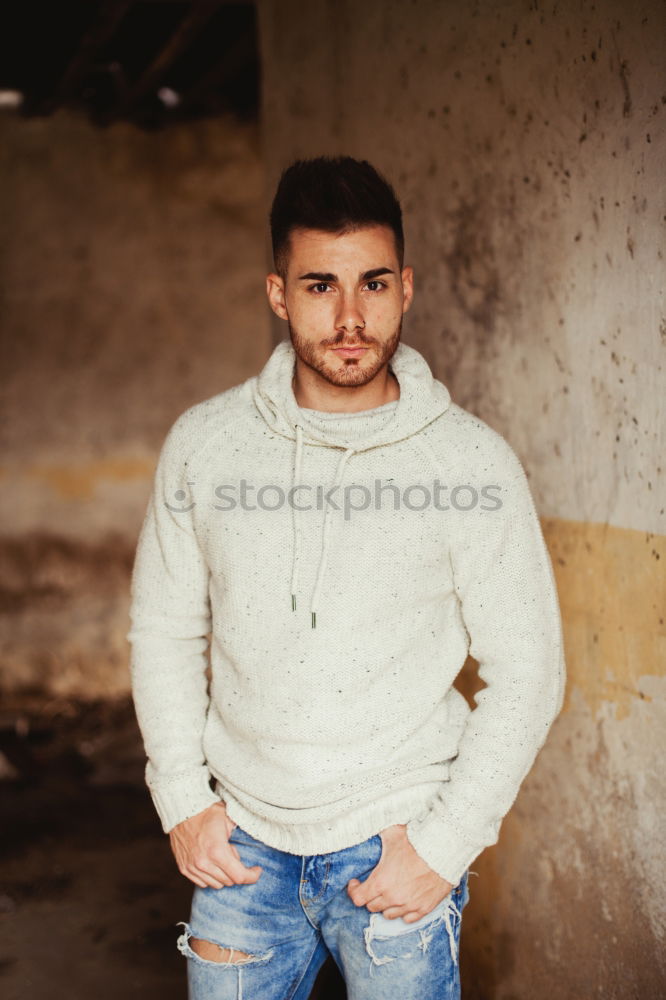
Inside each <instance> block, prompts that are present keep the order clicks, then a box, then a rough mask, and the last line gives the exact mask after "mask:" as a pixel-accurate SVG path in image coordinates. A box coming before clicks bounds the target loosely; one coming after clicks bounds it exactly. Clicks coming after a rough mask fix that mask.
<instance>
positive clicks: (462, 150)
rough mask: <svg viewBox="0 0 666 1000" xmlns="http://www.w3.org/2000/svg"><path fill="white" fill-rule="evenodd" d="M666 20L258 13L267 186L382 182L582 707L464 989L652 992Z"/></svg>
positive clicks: (657, 949) (522, 820) (501, 999)
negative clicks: (298, 172)
mask: <svg viewBox="0 0 666 1000" xmlns="http://www.w3.org/2000/svg"><path fill="white" fill-rule="evenodd" d="M664 10H665V9H664V7H663V5H662V4H661V3H658V2H645V0H637V2H634V3H631V4H630V3H626V2H625V3H622V2H618V0H608V2H605V3H597V4H596V5H595V4H591V3H585V2H573V0H567V2H560V3H542V2H538V3H537V2H531V3H528V2H518V0H506V2H496V3H490V2H488V3H479V2H470V3H469V4H460V3H453V2H452V0H442V2H427V0H412V2H409V3H408V2H404V0H400V2H397V0H381V2H380V0H366V2H365V3H363V4H358V3H355V2H353V0H338V2H336V3H330V2H327V0H312V2H310V3H308V4H303V3H300V2H298V0H262V2H261V3H260V14H261V17H260V23H261V31H262V46H263V59H264V67H263V70H264V117H263V127H264V143H265V149H266V156H267V171H268V176H269V182H270V183H269V188H271V187H272V186H273V183H274V181H275V180H276V178H277V176H278V173H279V171H280V169H281V168H282V167H283V166H285V165H287V164H288V163H289V162H290V161H291V160H292V159H293V158H294V157H296V156H302V155H316V154H320V153H341V152H344V153H350V154H351V155H355V156H359V157H365V158H368V159H370V160H371V161H372V162H374V163H375V164H376V165H377V166H379V167H380V168H381V169H383V170H384V171H385V172H386V173H387V175H388V176H389V177H390V178H391V179H392V180H393V181H394V183H395V185H396V187H397V189H398V191H399V194H400V195H401V198H402V201H403V206H404V209H405V213H406V220H407V242H408V253H407V257H408V262H409V263H412V264H413V265H414V266H415V269H416V275H417V299H416V303H415V306H414V308H413V310H412V312H411V313H410V314H409V316H408V317H407V322H406V325H405V340H406V341H407V342H408V343H410V344H413V345H414V346H415V347H417V348H418V349H419V350H421V351H422V352H423V353H424V354H425V356H426V357H427V358H428V360H429V361H430V362H431V364H432V367H433V369H434V371H435V372H436V374H437V375H438V377H440V378H441V379H442V380H443V381H444V382H445V383H446V384H447V385H448V386H449V388H450V389H451V392H452V395H453V397H454V399H455V400H456V401H457V402H458V403H460V404H461V405H462V406H465V407H467V408H468V409H470V410H472V411H473V412H475V413H477V414H478V415H479V416H481V417H482V418H483V419H485V420H486V421H487V422H488V423H490V424H491V425H492V426H493V427H495V428H497V429H498V430H499V431H500V432H501V433H503V434H504V435H505V436H506V437H507V438H508V440H509V441H510V442H511V443H512V445H513V446H514V448H515V449H516V451H517V452H518V454H519V455H520V457H521V458H522V460H523V462H524V465H525V467H526V469H527V471H528V474H529V476H530V481H531V484H532V487H533V492H534V496H535V500H536V502H537V505H538V508H539V511H540V514H541V515H542V518H543V528H544V531H545V534H546V538H547V541H548V545H549V548H550V551H551V554H552V558H553V563H554V568H555V571H556V575H557V580H558V585H559V590H560V596H561V604H562V611H563V617H564V624H565V638H566V649H567V658H568V669H569V683H568V693H567V699H566V703H565V707H564V710H563V712H562V714H561V716H560V717H559V718H558V720H557V721H556V723H555V726H554V727H553V730H552V732H551V734H550V737H549V740H548V742H547V744H546V747H545V748H544V750H543V751H542V753H541V754H540V756H539V758H538V760H537V763H536V765H535V767H534V769H533V770H532V772H531V773H530V775H529V776H528V779H527V780H526V782H525V784H524V786H523V788H522V789H521V792H520V795H519V797H518V800H517V802H516V804H515V806H514V808H513V810H512V811H511V813H510V814H509V816H508V818H507V819H506V821H505V823H504V825H503V828H502V833H501V838H500V842H499V844H498V845H497V846H496V847H495V848H493V849H490V850H488V851H486V852H485V853H484V855H482V857H481V858H480V860H479V861H478V863H477V864H476V865H475V866H474V867H475V870H478V872H479V876H480V877H479V878H477V879H472V880H471V882H472V885H471V892H472V894H473V896H472V902H471V903H470V905H469V907H468V910H467V911H466V914H468V915H467V916H466V924H465V930H464V933H463V940H464V952H465V953H464V966H463V975H464V978H463V981H464V983H465V989H464V995H465V996H466V998H467V1000H476V998H479V1000H480V998H483V1000H491V998H492V1000H533V998H534V997H536V996H539V995H541V994H542V993H547V994H548V995H549V996H550V997H552V998H553V1000H571V998H572V997H576V998H583V997H585V998H589V997H593V996H604V997H607V998H629V997H632V998H633V997H638V996H640V997H641V998H655V1000H656V998H657V997H661V996H663V995H664V983H665V982H666V959H665V958H664V956H665V955H666V949H665V948H664V945H665V943H666V884H665V883H664V879H663V874H662V873H663V872H664V871H665V870H666V838H665V837H664V834H663V818H660V817H663V809H664V805H665V803H666V786H665V780H664V769H663V759H664V751H665V750H666V724H665V723H666V680H665V678H664V673H665V664H666V627H665V625H664V614H665V610H666V577H665V575H664V567H665V565H666V536H665V532H666V527H665V525H666V520H665V518H664V507H665V491H664V476H665V464H666V462H665V455H664V418H665V415H666V414H665V404H666V376H665V371H664V369H665V366H666V350H665V348H666V307H665V305H664V273H665V272H664V259H663V255H664V221H665V220H666V204H665V198H664V193H665V186H664V166H665V164H666V131H665V129H664V119H665V117H666V77H665V75H664V70H663V67H664V52H665V51H666V46H665V42H666V25H665V16H666V15H665V13H664ZM280 335H282V336H283V335H284V334H283V333H282V331H280ZM463 682H464V684H465V686H466V689H467V690H468V691H472V690H473V688H474V677H473V674H472V673H471V672H470V671H468V672H467V674H466V676H465V677H464V678H463Z"/></svg>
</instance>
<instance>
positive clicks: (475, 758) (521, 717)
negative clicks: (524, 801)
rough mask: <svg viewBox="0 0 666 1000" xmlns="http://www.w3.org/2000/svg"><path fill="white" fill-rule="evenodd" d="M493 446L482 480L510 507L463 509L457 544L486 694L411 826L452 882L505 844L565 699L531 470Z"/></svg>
mask: <svg viewBox="0 0 666 1000" xmlns="http://www.w3.org/2000/svg"><path fill="white" fill-rule="evenodd" d="M492 440H493V442H494V444H493V447H492V452H493V454H492V456H491V457H490V459H489V461H488V462H487V464H486V469H485V470H484V473H483V474H484V475H489V476H492V477H493V478H492V479H491V478H489V479H486V482H487V483H490V482H494V483H497V484H499V486H500V487H501V492H498V491H497V490H496V491H495V495H496V496H499V497H500V499H501V501H502V505H501V507H500V508H499V509H497V510H483V509H481V507H482V506H483V505H480V506H479V507H478V508H477V509H475V510H474V511H461V512H459V514H458V516H459V523H458V526H457V527H458V530H457V531H455V532H454V535H453V541H452V542H451V563H452V569H453V578H454V586H455V591H456V594H457V597H458V600H459V602H460V610H461V614H462V618H463V621H464V624H465V627H466V629H467V633H468V636H469V652H470V653H471V654H472V656H473V657H474V658H475V659H476V660H477V662H478V664H479V676H480V677H481V679H482V680H483V681H484V683H485V684H486V687H485V688H484V689H483V690H481V691H480V692H478V693H477V695H476V696H475V702H476V707H475V708H474V710H473V711H472V712H471V713H470V714H469V715H468V718H467V722H466V726H465V729H464V730H463V733H462V736H461V739H460V743H459V747H458V754H457V756H456V757H455V759H454V760H453V762H452V764H451V769H450V777H449V780H448V781H445V782H443V783H442V786H441V788H440V790H439V794H438V796H437V797H436V799H435V800H434V801H433V802H432V804H431V806H430V809H429V810H428V811H427V812H426V813H424V814H422V815H420V816H418V817H415V818H414V819H413V820H412V821H411V822H410V823H409V824H408V825H407V836H408V838H409V840H410V842H411V844H412V846H413V847H414V849H415V850H416V851H417V853H418V854H419V855H420V856H421V857H422V858H423V859H424V861H425V862H426V863H427V864H428V865H429V866H430V867H431V868H432V869H433V870H434V871H436V872H437V873H438V874H440V875H441V876H442V877H443V878H445V879H446V880H447V881H449V882H451V883H452V884H453V885H457V884H458V882H459V881H460V879H461V878H462V876H463V874H464V873H465V871H466V869H467V868H468V867H469V866H470V864H471V863H472V862H473V861H474V859H475V858H476V857H477V856H478V855H479V854H480V853H481V851H482V850H483V849H484V848H485V847H488V846H490V845H492V844H495V843H496V842H497V840H498V838H499V830H500V826H501V823H502V820H503V818H504V816H505V815H506V813H507V812H508V811H509V809H510V808H511V806H512V804H513V802H514V800H515V798H516V796H517V794H518V791H519V789H520V785H521V783H522V781H523V780H524V778H525V776H526V775H527V773H528V771H529V770H530V768H531V767H532V764H533V763H534V760H535V758H536V755H537V753H538V752H539V750H540V749H541V747H542V746H543V744H544V742H545V740H546V736H547V734H548V731H549V729H550V726H551V724H552V722H553V721H554V719H555V717H556V716H557V715H558V714H559V712H560V710H561V708H562V704H563V698H564V685H565V663H564V653H563V640H562V627H561V619H560V610H559V605H558V599H557V591H556V587H555V580H554V576H553V570H552V566H551V562H550V557H549V555H548V550H547V548H546V545H545V542H544V539H543V534H542V532H541V527H540V524H539V520H538V517H537V514H536V511H535V508H534V503H533V500H532V496H531V493H530V489H529V486H528V482H527V478H526V476H525V473H524V471H523V468H522V466H521V464H520V462H519V461H518V459H517V457H516V455H515V454H514V453H513V451H512V450H511V448H510V447H509V445H508V444H507V442H506V441H504V439H503V438H501V437H500V436H499V435H495V434H494V433H493V437H492ZM491 470H492V471H491ZM486 506H492V505H491V504H488V505H486Z"/></svg>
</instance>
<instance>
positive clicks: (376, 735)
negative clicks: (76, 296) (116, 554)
mask: <svg viewBox="0 0 666 1000" xmlns="http://www.w3.org/2000/svg"><path fill="white" fill-rule="evenodd" d="M294 361H295V356H294V352H293V349H292V347H291V344H290V343H289V342H287V341H285V342H282V343H281V344H279V345H278V346H277V347H276V348H275V350H274V351H273V353H272V355H271V357H270V358H269V360H268V362H267V363H266V365H265V367H264V369H263V370H262V372H261V373H260V374H259V375H258V376H255V377H253V378H250V379H248V380H247V381H246V382H244V383H243V384H242V385H239V386H236V387H234V388H233V389H230V390H228V391H226V392H223V393H221V394H219V395H218V396H215V397H214V398H212V399H210V400H207V401H206V402H204V403H201V404H199V405H197V406H194V407H193V408H192V409H190V410H188V411H187V412H186V413H185V414H183V415H182V416H181V417H180V418H179V420H178V421H177V422H176V423H175V425H174V426H173V427H172V429H171V431H170V433H169V435H168V437H167V439H166V442H165V444H164V447H163V449H162V452H161V455H160V459H159V463H158V467H157V471H156V475H155V482H154V487H153V492H152V496H151V500H150V503H149V506H148V511H147V514H146V518H145V521H144V524H143V527H142V530H141V535H140V539H139V545H138V549H137V555H136V561H135V567H134V573H133V581H132V608H131V620H132V625H131V630H130V633H129V636H128V638H129V639H130V641H131V644H132V658H131V669H132V681H133V692H134V699H135V705H136V710H137V716H138V720H139V724H140V727H141V731H142V734H143V737H144V742H145V747H146V752H147V756H148V764H147V769H146V777H147V782H148V786H149V788H150V790H151V793H152V796H153V800H154V802H155V806H156V808H157V811H158V813H159V815H160V818H161V821H162V825H163V828H164V830H165V831H168V830H170V829H171V828H172V827H173V826H175V825H176V824H177V823H179V822H181V821H182V820H184V819H187V818H188V817H190V816H193V815H194V814H196V813H197V812H200V811H201V810H203V809H205V808H206V807H207V806H208V805H210V804H211V803H213V802H216V801H219V799H220V798H222V799H224V801H225V802H226V805H227V811H228V814H229V816H230V817H231V819H232V820H234V821H235V822H236V823H238V824H239V825H241V826H242V827H243V828H244V829H246V830H247V831H248V833H250V834H252V835H253V836H255V837H257V838H259V839H260V840H263V841H264V842H265V843H266V844H268V845H270V846H272V847H275V848H278V849H281V850H285V851H289V852H292V853H295V854H323V853H328V852H331V851H337V850H341V849H343V848H345V847H349V846H352V845H353V844H356V843H359V842H360V841H362V840H365V839H367V838H368V837H370V836H373V835H374V834H376V833H379V832H380V831H381V830H382V829H384V828H385V827H387V826H390V825H392V824H394V823H405V824H407V835H408V837H409V840H410V842H411V843H412V845H413V846H414V848H415V850H416V851H417V852H418V854H419V855H420V856H421V857H422V858H423V859H424V860H425V861H426V863H427V864H428V865H429V866H430V867H431V868H432V869H434V870H435V871H436V872H438V873H439V874H440V875H441V876H442V877H444V878H446V879H447V880H448V881H449V882H451V883H452V884H454V885H455V884H457V883H458V882H459V880H460V878H461V877H462V875H463V874H464V872H465V870H466V869H467V868H468V867H469V865H470V864H471V863H472V862H473V861H474V859H475V858H476V857H477V855H478V854H479V853H480V852H481V851H482V850H483V849H484V848H485V847H487V846H489V845H491V844H494V843H495V842H496V841H497V838H498V835H499V829H500V825H501V822H502V819H503V817H504V816H505V815H506V813H507V812H508V810H509V809H510V808H511V806H512V804H513V802H514V800H515V798H516V795H517V793H518V790H519V788H520V785H521V783H522V781H523V779H524V778H525V776H526V774H527V773H528V771H529V770H530V768H531V766H532V764H533V763H534V760H535V757H536V755H537V753H538V751H539V750H540V748H541V747H542V746H543V744H544V741H545V739H546V736H547V733H548V730H549V728H550V726H551V724H552V722H553V720H554V718H555V717H556V716H557V714H558V713H559V711H560V709H561V707H562V701H563V694H564V683H565V664H564V656H563V643H562V630H561V622H560V613H559V607H558V602H557V594H556V589H555V582H554V578H553V572H552V567H551V563H550V559H549V556H548V552H547V549H546V546H545V544H544V540H543V536H542V533H541V529H540V526H539V520H538V517H537V515H536V512H535V509H534V504H533V501H532V497H531V494H530V490H529V486H528V483H527V479H526V477H525V473H524V471H523V469H522V467H521V464H520V462H519V460H518V459H517V457H516V455H515V454H514V452H513V451H512V450H511V448H510V447H509V445H508V444H507V443H506V441H505V440H504V439H503V438H502V437H501V436H500V435H499V434H497V433H496V432H495V431H493V430H492V429H491V428H490V427H488V426H487V425H486V424H485V423H483V421H481V420H479V419H478V418H476V417H475V416H473V415H472V414H470V413H468V412H467V411H465V410H463V409H462V408H461V407H459V406H457V405H456V404H455V403H453V402H452V401H451V399H450V396H449V393H448V391H447V390H446V388H445V386H444V385H443V384H442V383H441V382H439V381H438V380H437V379H435V378H434V377H433V375H432V373H431V371H430V369H429V367H428V365H427V363H426V361H425V359H424V358H423V357H422V356H421V354H419V353H418V352H417V351H415V350H414V349H413V348H411V347H408V346H407V345H406V344H403V343H401V344H400V345H399V347H398V349H397V351H396V353H395V355H394V356H393V358H392V361H391V368H392V370H393V372H394V374H395V376H396V378H397V380H398V383H399V386H400V398H399V399H398V400H397V402H396V404H395V406H394V407H386V408H385V409H384V408H381V409H382V413H381V414H380V416H381V419H377V413H376V412H375V413H374V417H373V411H366V412H365V413H360V414H355V415H354V419H349V415H347V414H340V415H339V418H337V419H336V416H335V415H332V414H330V413H326V414H318V413H317V412H316V411H312V410H306V409H302V408H300V407H299V406H298V404H297V402H296V399H295V397H294V394H293V390H292V387H291V379H292V375H293V372H294ZM468 653H471V654H472V656H474V657H475V659H476V660H477V661H478V663H479V675H480V677H481V679H482V681H483V682H484V683H485V685H486V686H485V687H484V688H483V689H482V690H481V691H480V692H479V693H478V694H477V695H476V696H475V708H474V710H473V711H470V708H469V706H468V704H467V702H466V700H465V699H464V697H463V696H462V695H461V694H460V693H459V692H458V691H457V690H456V689H455V688H454V687H453V682H454V681H455V678H456V676H457V675H458V673H459V671H460V669H461V667H462V666H463V664H464V662H465V659H466V657H467V655H468Z"/></svg>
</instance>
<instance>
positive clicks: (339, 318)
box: [335, 293, 365, 333]
mask: <svg viewBox="0 0 666 1000" xmlns="http://www.w3.org/2000/svg"><path fill="white" fill-rule="evenodd" d="M364 327H365V318H364V316H363V309H362V304H361V302H360V300H359V298H358V296H357V295H356V294H354V293H347V294H343V295H341V297H340V308H339V309H338V312H337V315H336V317H335V328H336V330H346V331H347V333H353V332H354V331H356V330H362V329H363V328H364Z"/></svg>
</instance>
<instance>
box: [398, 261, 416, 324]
mask: <svg viewBox="0 0 666 1000" xmlns="http://www.w3.org/2000/svg"><path fill="white" fill-rule="evenodd" d="M401 278H402V296H403V298H402V311H403V313H406V312H407V310H408V309H409V307H410V306H411V304H412V299H413V298H414V268H413V267H403V269H402V274H401Z"/></svg>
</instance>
